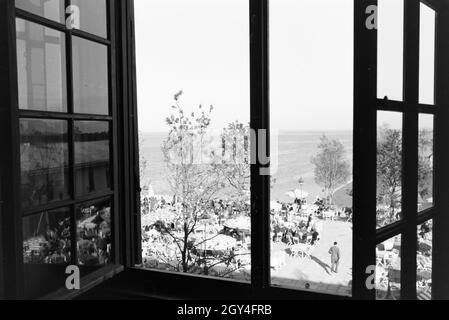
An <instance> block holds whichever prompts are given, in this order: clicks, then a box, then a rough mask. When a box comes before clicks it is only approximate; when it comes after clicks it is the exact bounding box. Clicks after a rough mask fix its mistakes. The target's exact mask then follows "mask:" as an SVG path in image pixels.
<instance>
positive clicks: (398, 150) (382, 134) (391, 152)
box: [377, 111, 402, 228]
mask: <svg viewBox="0 0 449 320" xmlns="http://www.w3.org/2000/svg"><path fill="white" fill-rule="evenodd" d="M401 184H402V113H399V112H385V111H379V112H378V113H377V227H378V228H382V227H385V226H387V225H389V224H391V223H394V222H396V221H399V220H401V219H402V212H401V208H402V204H401V200H402V186H401Z"/></svg>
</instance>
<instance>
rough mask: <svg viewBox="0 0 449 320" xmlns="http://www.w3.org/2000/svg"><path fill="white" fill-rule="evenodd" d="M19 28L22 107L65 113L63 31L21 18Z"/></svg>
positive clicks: (18, 49) (19, 76)
mask: <svg viewBox="0 0 449 320" xmlns="http://www.w3.org/2000/svg"><path fill="white" fill-rule="evenodd" d="M16 28H17V78H18V85H19V108H20V109H25V110H42V111H55V112H66V111H67V92H66V91H67V87H66V86H67V84H66V57H65V37H64V34H63V33H61V32H59V31H55V30H53V29H49V28H45V27H42V26H40V25H38V24H35V23H32V22H28V21H25V20H22V19H17V20H16Z"/></svg>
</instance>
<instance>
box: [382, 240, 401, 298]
mask: <svg viewBox="0 0 449 320" xmlns="http://www.w3.org/2000/svg"><path fill="white" fill-rule="evenodd" d="M376 260H377V262H376V299H377V300H400V299H401V235H399V236H397V237H394V238H391V239H388V240H387V241H385V242H383V243H381V244H379V245H378V246H377V247H376Z"/></svg>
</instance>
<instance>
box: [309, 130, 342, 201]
mask: <svg viewBox="0 0 449 320" xmlns="http://www.w3.org/2000/svg"><path fill="white" fill-rule="evenodd" d="M318 149H319V152H318V154H317V155H316V156H315V157H313V158H312V160H311V162H312V164H313V165H314V166H315V182H316V183H317V184H318V185H319V186H321V187H322V188H323V190H324V193H325V195H326V198H327V200H328V202H329V204H332V203H333V197H334V193H335V190H336V189H337V188H338V187H339V186H341V185H342V184H344V183H346V182H347V181H348V178H349V176H350V164H349V161H348V160H347V159H346V152H345V148H344V145H343V144H342V143H341V142H340V141H338V140H330V139H328V138H327V137H326V136H325V135H323V136H322V137H321V140H320V144H319V145H318Z"/></svg>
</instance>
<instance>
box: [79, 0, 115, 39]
mask: <svg viewBox="0 0 449 320" xmlns="http://www.w3.org/2000/svg"><path fill="white" fill-rule="evenodd" d="M70 2H71V4H72V5H75V6H77V7H78V8H79V22H80V29H81V30H82V31H86V32H89V33H93V34H95V35H97V36H100V37H103V38H106V37H107V27H108V25H107V17H106V13H107V8H106V0H71V1H70Z"/></svg>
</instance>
